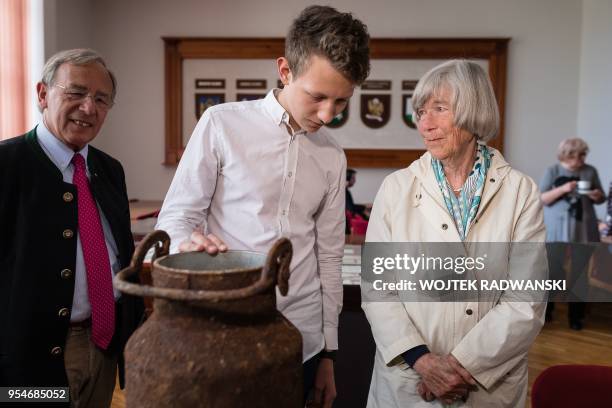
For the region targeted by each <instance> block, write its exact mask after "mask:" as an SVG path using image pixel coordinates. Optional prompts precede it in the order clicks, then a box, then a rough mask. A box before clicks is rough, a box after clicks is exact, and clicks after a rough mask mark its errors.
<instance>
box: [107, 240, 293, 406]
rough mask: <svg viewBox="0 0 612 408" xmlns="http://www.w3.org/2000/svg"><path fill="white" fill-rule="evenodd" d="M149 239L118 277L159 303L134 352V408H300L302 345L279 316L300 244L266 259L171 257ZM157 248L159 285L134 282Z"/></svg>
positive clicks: (129, 386) (129, 391)
mask: <svg viewBox="0 0 612 408" xmlns="http://www.w3.org/2000/svg"><path fill="white" fill-rule="evenodd" d="M169 242H170V238H169V237H168V236H167V234H166V233H165V232H163V231H155V232H153V233H151V234H149V235H148V236H147V237H146V238H145V239H144V240H143V241H142V242H141V244H140V246H139V247H138V248H137V250H136V252H135V254H134V257H133V259H132V263H131V264H130V266H129V267H128V268H126V269H124V270H123V271H121V272H120V273H119V274H118V275H117V277H116V278H115V286H116V287H117V288H118V289H120V290H121V291H123V292H126V293H130V294H135V295H139V296H153V297H155V308H154V311H153V314H152V315H151V317H150V318H149V319H148V320H147V321H146V322H145V323H144V324H143V325H142V327H140V328H139V329H138V330H137V331H136V332H135V333H134V334H133V335H132V337H131V338H130V340H129V341H128V344H127V346H126V350H125V359H126V390H125V395H126V404H127V406H128V407H211V408H235V407H266V408H268V407H299V406H301V405H302V398H303V395H302V388H303V387H302V339H301V336H300V333H299V331H298V330H297V329H296V328H295V327H294V326H293V325H292V324H291V323H290V322H289V321H288V320H287V319H285V318H284V317H283V316H282V315H281V314H280V313H279V312H278V311H277V310H276V291H275V286H276V285H277V284H278V286H279V290H280V292H281V293H283V294H286V293H287V291H288V281H289V264H290V262H291V255H292V249H291V242H290V241H289V240H287V239H281V240H279V241H278V242H277V243H276V244H275V245H274V246H273V248H272V249H271V250H270V252H269V254H268V255H267V257H266V256H265V255H263V254H258V253H254V252H248V251H228V252H227V253H224V254H219V255H217V256H215V257H212V256H209V255H207V254H205V253H186V254H175V255H169V256H168V255H167V253H168V248H169ZM153 246H155V248H156V252H157V258H156V259H155V261H154V262H153V266H152V276H153V286H142V285H135V284H131V283H128V282H126V281H125V279H126V278H127V277H128V276H129V275H131V274H134V273H138V272H139V271H140V268H141V267H142V261H143V259H144V256H145V254H146V253H147V251H148V250H149V249H150V248H151V247H153Z"/></svg>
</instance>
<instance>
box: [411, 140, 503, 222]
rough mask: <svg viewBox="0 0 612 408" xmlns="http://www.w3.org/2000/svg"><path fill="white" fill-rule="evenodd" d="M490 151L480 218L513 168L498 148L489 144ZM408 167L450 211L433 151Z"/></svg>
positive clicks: (437, 200)
mask: <svg viewBox="0 0 612 408" xmlns="http://www.w3.org/2000/svg"><path fill="white" fill-rule="evenodd" d="M489 151H490V152H491V165H490V167H489V170H488V171H487V175H486V180H485V187H484V190H483V193H482V197H481V201H480V206H479V207H478V213H477V215H476V218H478V217H479V216H480V214H482V212H483V211H484V210H485V209H486V208H487V206H488V205H489V202H490V201H491V199H492V198H493V197H494V196H495V194H496V193H497V191H498V190H499V188H500V187H501V185H502V183H503V181H504V179H505V177H506V176H507V175H508V173H509V172H510V170H511V168H510V165H509V164H508V162H507V161H506V159H504V157H503V156H502V154H501V153H500V152H499V151H498V150H497V149H494V148H492V147H490V146H489ZM408 169H409V170H410V171H411V172H412V174H414V176H415V177H416V178H417V180H419V182H420V183H419V184H420V186H421V188H422V189H423V190H424V191H425V192H426V193H427V194H429V195H430V196H431V197H432V198H433V199H434V201H435V202H436V204H438V205H439V206H440V208H442V209H443V210H444V211H445V212H446V211H448V210H447V209H446V204H444V197H443V196H442V192H441V191H440V187H439V186H438V183H437V181H436V177H435V175H434V171H433V168H432V166H431V153H429V152H426V153H425V154H424V155H422V156H421V157H420V158H419V159H418V160H415V161H414V162H412V164H411V165H410V166H409V167H408ZM419 194H421V193H420V192H419V193H418V194H417V195H416V197H418V196H419Z"/></svg>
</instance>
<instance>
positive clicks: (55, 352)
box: [51, 346, 62, 356]
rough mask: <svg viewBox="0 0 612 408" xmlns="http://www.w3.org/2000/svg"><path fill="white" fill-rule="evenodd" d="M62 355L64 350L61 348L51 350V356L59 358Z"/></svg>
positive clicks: (56, 347)
mask: <svg viewBox="0 0 612 408" xmlns="http://www.w3.org/2000/svg"><path fill="white" fill-rule="evenodd" d="M60 354H62V348H61V347H59V346H55V347H53V348H52V349H51V355H53V356H59V355H60Z"/></svg>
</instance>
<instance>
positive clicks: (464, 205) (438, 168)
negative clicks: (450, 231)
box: [431, 143, 491, 241]
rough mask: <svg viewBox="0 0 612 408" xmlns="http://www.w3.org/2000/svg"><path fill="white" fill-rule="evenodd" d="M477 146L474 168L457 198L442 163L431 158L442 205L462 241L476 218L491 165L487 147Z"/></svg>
mask: <svg viewBox="0 0 612 408" xmlns="http://www.w3.org/2000/svg"><path fill="white" fill-rule="evenodd" d="M477 146H478V147H477V148H476V160H475V162H474V168H473V169H472V171H471V172H470V175H469V176H468V178H467V180H466V181H465V184H464V185H463V187H461V194H459V197H457V196H456V195H455V193H454V192H453V188H452V187H451V185H450V184H449V182H448V180H447V179H446V175H445V174H444V168H443V166H442V162H441V161H440V160H438V159H435V158H433V157H432V158H431V165H432V167H433V170H434V174H435V176H436V181H437V182H438V186H439V187H440V190H441V191H442V196H444V203H445V204H446V208H447V209H448V212H449V214H450V215H451V217H452V218H453V220H454V221H455V225H456V226H457V230H458V231H459V236H460V237H461V240H462V241H465V237H466V236H467V233H468V231H469V229H470V225H471V223H472V221H473V220H474V217H476V212H477V211H478V206H479V205H480V197H481V196H482V190H483V189H484V181H485V177H486V175H487V170H488V169H489V166H490V164H491V153H490V152H489V149H488V148H487V146H485V145H483V144H480V143H479V144H478V145H477Z"/></svg>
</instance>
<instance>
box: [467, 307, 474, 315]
mask: <svg viewBox="0 0 612 408" xmlns="http://www.w3.org/2000/svg"><path fill="white" fill-rule="evenodd" d="M472 313H474V312H472V309H468V310H466V311H465V314H466V315H468V316H471V315H472Z"/></svg>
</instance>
